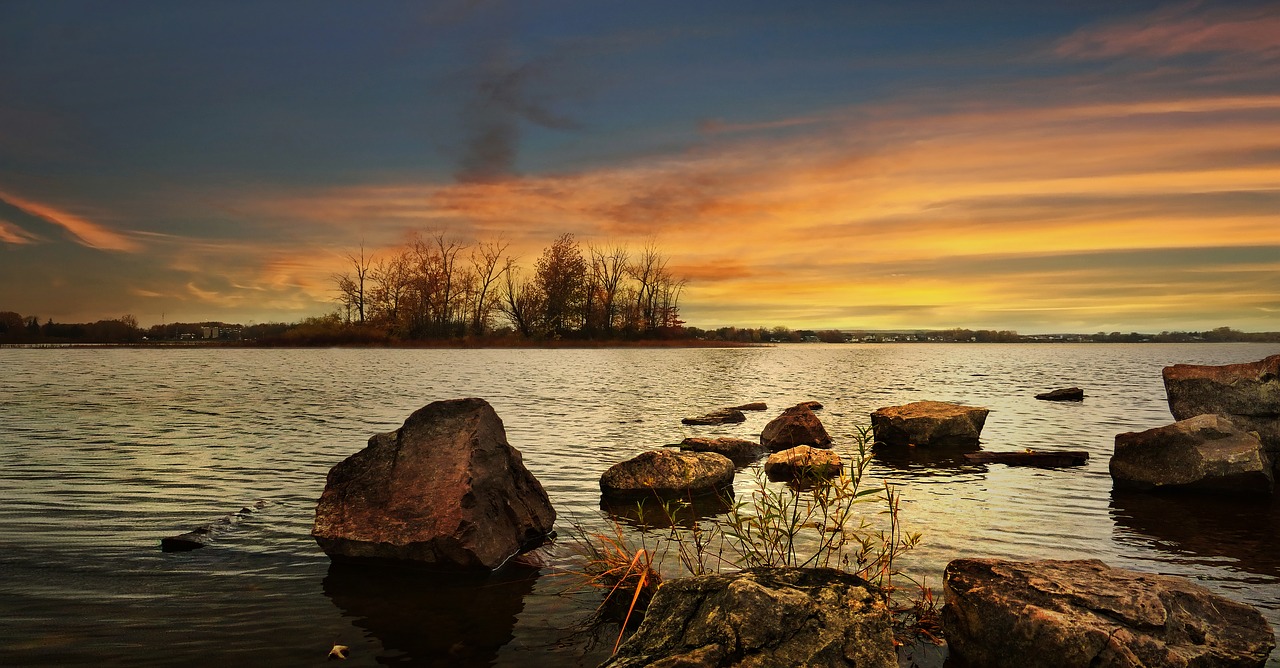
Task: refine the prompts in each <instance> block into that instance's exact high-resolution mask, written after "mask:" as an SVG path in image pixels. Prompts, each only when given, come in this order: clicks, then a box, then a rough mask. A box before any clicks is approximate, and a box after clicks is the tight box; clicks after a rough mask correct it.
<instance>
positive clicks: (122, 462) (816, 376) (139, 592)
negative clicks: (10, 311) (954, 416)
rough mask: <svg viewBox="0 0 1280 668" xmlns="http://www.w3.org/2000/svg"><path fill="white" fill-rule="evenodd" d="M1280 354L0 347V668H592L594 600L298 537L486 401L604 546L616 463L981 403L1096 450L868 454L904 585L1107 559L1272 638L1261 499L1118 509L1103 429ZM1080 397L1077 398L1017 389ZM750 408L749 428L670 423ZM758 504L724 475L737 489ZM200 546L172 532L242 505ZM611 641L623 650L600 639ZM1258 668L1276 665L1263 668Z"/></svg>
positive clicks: (1189, 348) (1163, 501)
mask: <svg viewBox="0 0 1280 668" xmlns="http://www.w3.org/2000/svg"><path fill="white" fill-rule="evenodd" d="M1278 352H1280V346H1275V345H1260V344H1259V345H1252V344H1250V345H1245V344H1193V345H1160V344H1150V345H926V344H919V345H907V344H903V345H843V346H840V345H832V346H827V345H819V344H812V345H791V346H781V347H773V348H750V349H690V350H665V349H663V350H636V349H608V350H250V349H245V350H240V349H216V350H214V349H211V350H199V349H196V350H189V349H184V350H157V349H140V350H134V349H121V350H115V349H108V350H103V349H57V350H32V349H0V370H2V373H0V455H3V465H2V466H0V498H2V499H3V503H2V504H0V594H2V595H0V643H2V645H0V663H2V664H4V665H33V664H55V665H73V664H79V665H130V666H145V665H174V664H179V663H185V664H190V665H217V664H221V665H234V664H236V663H239V664H242V665H308V664H311V663H320V662H323V661H324V658H325V655H326V653H327V652H328V650H329V648H330V647H331V646H332V645H333V644H334V643H335V642H336V643H341V644H344V645H348V646H350V647H351V659H350V660H349V661H348V662H347V663H348V664H349V665H387V664H391V665H395V664H403V665H439V666H452V665H504V666H515V665H520V666H563V665H595V664H596V663H598V662H599V661H600V660H602V659H603V658H604V657H605V656H607V654H608V651H609V645H610V644H611V642H612V639H611V638H608V636H609V635H610V633H609V631H610V630H609V629H604V630H596V631H592V630H590V629H585V628H584V627H582V625H581V622H582V620H583V619H584V618H585V617H586V616H587V615H589V614H590V613H591V612H592V610H593V608H594V606H595V605H596V604H598V602H599V596H598V594H595V593H593V592H591V591H589V590H583V589H582V588H575V587H573V584H574V581H573V579H572V578H570V577H566V576H563V575H559V574H558V572H559V571H560V570H561V568H562V567H563V566H564V565H565V562H566V560H567V556H564V555H563V554H562V550H553V551H552V553H551V557H550V562H549V563H548V564H547V566H546V567H545V568H543V569H541V570H540V571H539V572H538V573H536V574H535V575H533V576H530V575H529V574H527V573H526V574H520V575H508V574H502V575H498V576H495V577H491V578H488V579H485V580H484V581H479V582H466V581H452V582H448V583H440V582H439V581H438V579H427V578H424V577H423V576H421V575H419V574H414V573H383V572H377V573H370V572H368V571H367V570H359V569H356V570H350V569H341V568H336V567H331V566H330V563H329V560H328V558H326V557H325V555H324V554H323V553H322V552H321V551H320V550H319V548H318V547H317V546H316V544H315V542H314V541H313V540H312V539H311V538H310V537H309V531H310V527H311V521H312V519H313V513H314V509H315V502H316V499H317V498H318V497H319V495H320V492H321V491H322V490H323V488H324V480H325V474H326V473H327V472H328V470H329V468H330V467H331V466H333V465H334V464H336V463H337V462H339V461H341V460H342V459H343V458H344V457H346V456H348V455H350V454H352V453H354V452H355V451H357V450H359V449H360V448H362V447H363V446H364V443H365V441H366V440H367V439H368V437H369V436H370V435H371V434H373V433H375V432H381V431H387V430H389V429H394V428H396V427H398V426H399V425H400V424H401V423H402V422H403V421H404V419H405V418H406V417H407V416H408V415H409V413H411V412H412V411H413V410H415V409H417V408H419V407H421V406H423V405H424V404H426V403H428V402H430V401H434V400H438V399H449V398H457V397H464V396H478V397H482V398H485V399H487V400H488V401H489V402H490V403H491V404H493V406H494V408H495V409H496V410H497V412H498V414H499V415H500V416H501V417H502V419H503V421H504V423H505V424H506V428H507V436H508V439H509V441H510V442H511V444H512V445H514V446H515V447H517V448H518V449H520V450H521V451H522V452H523V454H524V460H525V463H526V465H527V466H528V467H529V469H530V470H531V471H533V473H534V474H535V475H536V476H537V477H538V478H539V479H540V480H541V481H542V483H543V485H544V486H545V487H546V489H547V492H548V493H549V494H550V496H551V499H552V502H553V503H554V504H555V506H556V509H557V511H558V513H559V515H560V518H561V521H560V523H559V527H558V528H559V529H560V530H561V533H564V529H565V528H566V526H567V522H568V521H569V520H570V519H576V520H577V521H579V522H581V523H583V524H585V525H587V526H589V527H590V526H605V525H606V518H605V516H604V515H603V513H602V512H601V510H600V498H599V488H598V480H599V476H600V474H601V473H602V472H603V471H604V470H605V469H606V468H607V467H608V466H609V465H611V464H613V463H614V462H617V461H621V460H623V459H627V458H629V457H631V456H633V455H635V454H637V453H639V452H642V451H644V450H648V449H653V448H655V447H658V446H661V445H663V444H667V443H675V442H678V441H679V440H680V439H682V438H683V437H685V436H691V435H724V436H739V437H745V438H755V437H757V436H758V435H759V432H760V430H761V429H762V428H763V426H764V424H765V423H766V422H767V421H768V420H769V419H771V418H772V417H774V416H775V415H776V414H777V413H778V412H779V411H780V410H781V409H782V408H785V407H787V406H790V405H792V404H794V403H797V402H799V401H802V400H811V399H812V400H818V401H820V402H822V403H823V404H824V405H825V406H826V408H825V409H824V410H823V411H821V412H820V413H819V416H820V417H821V419H822V421H823V423H824V424H825V425H826V427H827V429H828V431H829V432H830V433H831V435H832V437H833V438H834V439H835V441H836V449H837V450H838V451H841V453H842V455H846V456H847V455H849V454H850V450H851V448H852V443H853V435H854V434H856V432H857V427H858V426H860V425H865V424H867V422H868V417H867V416H868V413H870V412H871V411H872V410H875V409H876V408H879V407H882V406H890V405H895V404H901V403H906V402H910V401H916V400H923V399H931V400H939V401H955V402H960V403H966V404H973V405H981V406H986V407H989V408H990V409H991V415H990V417H989V418H988V420H987V423H986V427H985V428H984V430H983V434H982V436H983V447H984V448H985V449H988V450H1010V449H1022V448H1027V447H1035V448H1063V449H1071V450H1087V451H1089V453H1090V455H1091V459H1090V461H1089V463H1088V465H1087V466H1085V467H1077V468H1067V469H1060V470H1039V469H1032V468H1021V467H1006V466H1001V465H992V466H975V465H963V464H958V463H956V462H955V461H951V460H947V459H945V458H944V459H942V460H937V459H935V460H933V461H930V460H928V459H922V458H920V457H918V456H917V457H915V458H914V459H913V458H909V457H905V456H895V455H886V454H882V455H878V456H877V458H876V459H875V460H874V461H873V464H872V467H871V473H872V475H873V476H874V477H875V478H876V479H877V480H887V481H890V482H892V483H893V484H895V485H897V486H899V488H900V490H901V492H902V496H903V499H904V501H903V504H902V517H903V521H904V523H905V524H906V525H907V528H908V529H910V530H913V531H920V532H921V533H923V535H924V542H923V544H922V546H921V547H920V548H918V549H917V550H916V551H915V552H913V553H911V555H910V556H909V558H908V560H909V563H908V570H909V571H910V572H911V573H912V574H913V575H914V576H916V577H917V578H925V579H927V580H928V582H929V583H930V584H932V585H934V586H935V587H936V586H937V585H938V584H939V581H940V574H941V571H942V568H943V566H944V565H945V564H946V562H947V561H949V560H950V559H952V558H956V557H960V556H989V557H1002V558H1014V559H1035V558H1060V559H1075V558H1095V557H1096V558H1101V559H1103V560H1105V561H1107V562H1109V563H1111V564H1112V565H1115V566H1123V567H1127V568H1133V569H1138V570H1145V571H1153V572H1160V573H1168V574H1176V575H1181V576H1186V577H1189V578H1192V579H1194V580H1196V581H1198V582H1200V583H1201V584H1203V585H1205V586H1207V587H1209V588H1210V589H1212V590H1214V591H1216V592H1218V593H1221V594H1224V595H1226V596H1228V597H1230V598H1233V599H1236V600H1240V601H1245V602H1248V603H1250V604H1253V605H1255V606H1257V607H1258V608H1260V609H1261V610H1262V611H1263V613H1264V614H1265V615H1266V616H1267V618H1268V619H1269V620H1270V621H1271V623H1272V625H1273V626H1280V540H1278V539H1280V508H1278V506H1277V504H1276V503H1274V502H1248V501H1242V500H1206V499H1186V498H1178V497H1172V498H1170V497H1149V496H1144V495H1123V496H1122V495H1113V493H1112V490H1111V478H1110V476H1109V475H1108V473H1107V460H1108V458H1109V456H1110V453H1111V450H1112V446H1113V443H1114V437H1115V434H1117V433H1119V432H1124V431H1133V430H1140V429H1147V428H1151V427H1156V426H1160V425H1163V424H1167V423H1169V422H1171V421H1172V418H1171V417H1170V416H1169V412H1168V408H1167V405H1166V404H1165V397H1164V389H1163V386H1162V384H1161V380H1160V369H1161V367H1163V366H1166V365H1168V364H1173V363H1195V364H1228V363H1235V362H1245V361H1253V360H1257V359H1261V358H1263V357H1265V356H1267V355H1271V354H1276V353H1278ZM1071 385H1078V386H1080V387H1083V388H1085V392H1086V395H1087V398H1086V400H1085V401H1084V402H1083V403H1053V402H1043V401H1036V400H1035V399H1034V398H1033V397H1032V395H1033V394H1035V393H1037V392H1042V391H1046V390H1049V389H1053V388H1056V387H1065V386H1071ZM748 401H765V402H768V404H769V407H770V410H768V411H766V412H764V413H749V414H748V420H747V422H746V423H743V424H738V425H728V426H724V427H685V426H682V425H681V424H680V418H681V417H683V416H687V415H694V414H698V413H701V412H704V411H705V410H707V409H712V408H717V407H721V406H726V405H734V404H738V403H744V402H748ZM751 484H752V476H751V475H750V471H749V470H748V471H746V472H744V473H742V474H740V475H739V483H738V487H739V494H740V495H741V494H743V493H745V492H746V491H747V490H749V488H750V485H751ZM257 499H263V500H266V501H267V502H268V505H267V506H266V507H265V508H263V509H262V510H261V511H259V512H257V513H254V514H253V515H251V516H249V517H248V518H247V519H245V520H243V521H241V522H240V523H238V524H237V525H235V526H234V527H233V528H231V529H229V530H228V531H226V532H225V533H222V534H220V535H219V536H218V539H217V541H216V542H215V543H214V544H213V545H211V546H210V547H207V548H205V549H201V550H197V551H194V552H188V553H163V552H161V551H160V549H159V541H160V539H161V538H162V537H165V536H168V535H173V534H176V533H181V532H183V531H187V530H189V529H191V528H194V527H196V526H199V525H201V524H205V523H207V522H209V521H211V520H214V519H217V518H219V517H221V516H224V515H226V514H227V513H229V512H233V511H236V510H238V509H239V508H241V507H242V506H244V505H247V504H249V503H251V502H252V501H254V500H257ZM612 631H613V632H615V633H616V628H614V629H613V630H612ZM1268 665H1269V666H1280V659H1277V658H1276V656H1275V655H1273V657H1272V660H1271V662H1270V663H1269V664H1268Z"/></svg>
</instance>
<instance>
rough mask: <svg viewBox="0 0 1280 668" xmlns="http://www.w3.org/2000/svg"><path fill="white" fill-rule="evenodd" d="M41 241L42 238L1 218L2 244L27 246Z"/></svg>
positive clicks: (0, 239) (0, 235)
mask: <svg viewBox="0 0 1280 668" xmlns="http://www.w3.org/2000/svg"><path fill="white" fill-rule="evenodd" d="M38 241H40V237H37V236H36V235H34V234H32V233H30V232H28V231H26V230H24V229H22V228H21V227H18V226H17V225H15V224H13V223H11V222H9V221H7V220H5V219H3V218H0V243H6V244H12V245H14V246H25V245H26V244H33V243H36V242H38Z"/></svg>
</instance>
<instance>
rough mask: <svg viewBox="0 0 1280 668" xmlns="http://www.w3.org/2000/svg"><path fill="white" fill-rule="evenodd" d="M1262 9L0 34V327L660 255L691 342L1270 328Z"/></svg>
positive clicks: (301, 312)
mask: <svg viewBox="0 0 1280 668" xmlns="http://www.w3.org/2000/svg"><path fill="white" fill-rule="evenodd" d="M1277 31H1280V6H1278V5H1277V4H1276V3H1143V2H1130V3H1122V4H1121V3H1102V2H1071V3H1019V6H1016V7H1013V8H1010V7H1008V6H1006V3H990V4H988V3H949V2H929V3H924V2H920V3H849V2H839V3H836V2H832V3H820V2H810V3H805V2H800V3H763V2H760V3H754V2H705V3H675V2H673V3H661V2H657V3H615V2H542V3H535V2H530V3H516V2H441V3H419V2H414V3H408V2H406V3H394V2H377V3H356V2H219V3H204V2H189V3H184V2H146V3H138V2H70V1H65V2H9V3H4V4H0V91H3V92H0V310H15V311H18V312H20V313H23V314H26V315H38V316H40V317H42V318H46V317H52V318H54V319H55V320H58V321H75V320H96V319H99V318H110V317H117V316H119V315H123V314H125V313H131V314H133V315H135V316H137V317H138V319H139V320H140V321H142V322H143V323H144V324H148V323H153V322H159V321H160V320H161V319H162V318H164V319H166V320H169V321H173V320H177V319H185V320H204V319H222V320H237V321H245V322H247V321H250V320H253V321H259V322H261V321H268V320H296V319H299V318H301V317H306V316H308V315H318V314H320V313H323V312H325V311H327V310H331V309H332V308H333V302H332V299H333V293H332V281H331V280H330V279H329V277H330V275H331V274H332V273H333V272H334V271H339V270H341V269H342V255H343V254H344V253H346V252H349V251H351V250H353V249H355V248H357V247H358V246H359V245H360V244H361V243H362V242H363V243H364V244H365V245H366V246H368V247H369V248H370V249H371V250H373V251H374V252H390V250H391V249H394V248H395V247H397V245H398V244H401V243H403V241H404V239H405V238H406V235H408V234H412V233H413V232H421V233H430V232H435V231H443V232H445V233H447V234H449V235H451V236H452V237H454V238H456V239H458V240H460V241H462V242H472V241H476V240H485V239H492V238H499V237H500V238H503V239H506V240H508V241H510V242H512V245H513V249H514V250H516V251H517V252H519V253H520V254H521V255H522V256H523V257H525V258H526V259H527V260H529V261H531V258H533V257H536V255H537V253H538V252H539V250H540V249H541V248H542V247H545V246H546V245H547V244H549V243H550V241H551V240H552V239H554V238H555V237H557V236H559V235H560V234H561V233H564V232H571V233H574V234H575V235H576V236H577V238H579V239H580V240H581V241H583V242H584V243H628V244H631V245H633V246H640V245H643V244H644V243H648V242H650V241H654V242H656V243H657V244H658V245H659V246H660V247H661V248H663V249H664V250H665V251H666V252H667V253H668V254H669V255H670V256H671V265H672V266H673V267H674V268H676V269H679V270H681V271H683V273H684V275H687V276H688V277H689V281H690V282H689V288H688V289H687V291H686V293H685V296H684V299H683V301H682V305H683V309H682V310H683V312H684V315H685V319H686V320H688V321H689V322H690V323H691V324H695V325H699V326H718V325H723V324H738V325H752V326H754V325H762V324H764V325H789V326H793V327H869V328H880V327H902V328H905V327H951V326H967V327H992V328H1012V329H1019V330H1020V331H1026V332H1033V331H1097V330H1107V331H1112V330H1117V329H1120V330H1125V331H1128V330H1130V329H1139V330H1144V331H1152V330H1154V331H1158V330H1161V329H1174V328H1188V329H1194V328H1204V327H1213V326H1218V325H1231V326H1236V327H1240V328H1244V329H1250V330H1258V329H1271V330H1274V329H1280V318H1278V316H1277V314H1278V313H1280V231H1278V230H1280V220H1277V217H1278V215H1280V214H1277V212H1278V211H1280V139H1277V137H1280V46H1277V41H1276V39H1275V37H1274V36H1275V35H1276V34H1280V32H1277Z"/></svg>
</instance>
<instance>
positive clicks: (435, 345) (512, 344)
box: [0, 339, 1273, 350]
mask: <svg viewBox="0 0 1280 668" xmlns="http://www.w3.org/2000/svg"><path fill="white" fill-rule="evenodd" d="M1266 343H1273V342H1271V341H1088V340H1086V341H1060V340H1039V341H852V342H848V343H822V342H819V343H814V342H808V341H805V342H791V341H785V342H777V341H774V342H760V343H747V342H740V341H704V340H697V339H694V340H650V341H525V342H520V341H485V342H467V341H421V342H402V343H393V344H383V343H347V344H331V343H316V344H297V343H258V342H245V341H152V342H144V343H139V342H135V343H72V342H56V343H55V342H45V343H0V349H4V348H15V349H18V348H23V349H66V348H104V349H106V348H136V349H161V350H192V349H206V348H225V349H237V348H239V349H262V350H269V349H280V350H319V349H335V348H337V349H347V350H382V349H385V350H602V349H609V348H617V349H662V348H667V349H679V348H778V347H790V346H796V347H805V346H810V345H822V346H916V345H943V346H954V345H976V346H988V345H994V346H1001V345H1089V346H1094V345H1214V346H1217V345H1230V344H1246V345H1257V344H1266Z"/></svg>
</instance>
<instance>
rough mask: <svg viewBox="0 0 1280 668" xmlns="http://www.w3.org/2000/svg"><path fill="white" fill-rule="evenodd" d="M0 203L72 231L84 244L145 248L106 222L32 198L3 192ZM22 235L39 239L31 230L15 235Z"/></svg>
mask: <svg viewBox="0 0 1280 668" xmlns="http://www.w3.org/2000/svg"><path fill="white" fill-rule="evenodd" d="M0 203H4V204H8V205H9V206H12V207H14V208H16V209H18V210H20V211H22V212H23V213H24V214H26V215H28V216H32V217H35V218H38V219H40V220H41V221H43V222H45V223H49V224H52V225H57V226H58V227H61V228H62V229H64V230H66V231H67V232H68V233H70V235H71V237H72V238H73V239H74V240H75V241H76V243H79V244H80V245H82V246H88V247H89V248H96V249H98V250H110V251H123V252H128V253H135V252H138V251H140V250H142V246H141V244H139V243H138V242H136V241H134V240H133V239H131V238H129V237H128V236H127V235H125V234H122V233H120V232H116V231H114V230H111V229H109V228H107V227H105V226H103V225H99V224H98V223H94V222H92V221H90V220H87V219H85V218H83V217H81V216H78V215H75V214H71V213H67V212H66V211H62V210H59V209H56V208H54V207H52V206H50V205H47V204H42V203H40V202H35V201H32V200H28V199H24V198H21V197H17V196H15V195H13V194H10V193H7V192H2V191H0ZM14 236H17V237H19V238H26V239H28V240H31V241H34V240H35V239H37V237H35V236H34V235H33V234H31V233H25V234H22V235H18V234H16V233H15V234H14Z"/></svg>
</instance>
